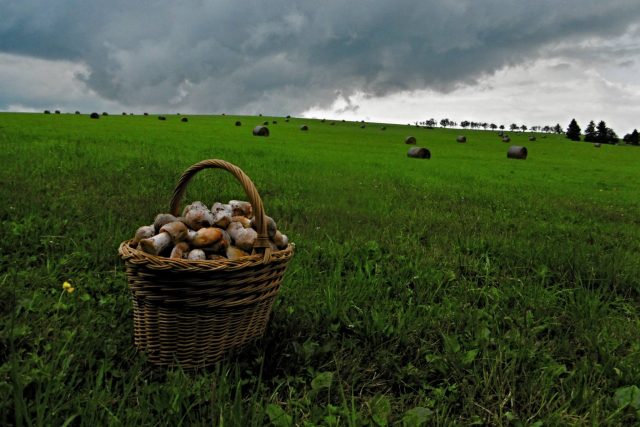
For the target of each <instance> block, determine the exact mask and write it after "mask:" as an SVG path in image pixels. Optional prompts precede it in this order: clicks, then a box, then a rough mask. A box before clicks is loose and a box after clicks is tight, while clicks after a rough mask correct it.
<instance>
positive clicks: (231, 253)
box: [227, 246, 249, 260]
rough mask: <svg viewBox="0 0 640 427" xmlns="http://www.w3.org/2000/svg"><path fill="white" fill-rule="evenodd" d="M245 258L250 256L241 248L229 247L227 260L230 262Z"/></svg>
mask: <svg viewBox="0 0 640 427" xmlns="http://www.w3.org/2000/svg"><path fill="white" fill-rule="evenodd" d="M245 256H249V254H248V253H246V252H245V251H243V250H242V249H240V248H236V247H235V246H229V247H228V248H227V258H229V259H230V260H234V259H238V258H242V257H245Z"/></svg>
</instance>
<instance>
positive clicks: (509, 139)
mask: <svg viewBox="0 0 640 427" xmlns="http://www.w3.org/2000/svg"><path fill="white" fill-rule="evenodd" d="M502 142H511V138H509V136H508V135H505V136H503V137H502Z"/></svg>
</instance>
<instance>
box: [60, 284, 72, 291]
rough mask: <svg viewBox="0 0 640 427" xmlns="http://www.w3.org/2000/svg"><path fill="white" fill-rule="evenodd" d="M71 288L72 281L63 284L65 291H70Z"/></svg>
mask: <svg viewBox="0 0 640 427" xmlns="http://www.w3.org/2000/svg"><path fill="white" fill-rule="evenodd" d="M71 288H72V286H71V283H69V282H64V283H63V284H62V289H64V290H65V291H68V290H69V289H71Z"/></svg>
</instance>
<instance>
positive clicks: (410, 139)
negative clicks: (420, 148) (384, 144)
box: [404, 136, 417, 144]
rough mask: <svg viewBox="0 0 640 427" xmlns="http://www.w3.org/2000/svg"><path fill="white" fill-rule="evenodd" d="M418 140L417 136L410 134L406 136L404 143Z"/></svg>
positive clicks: (413, 142) (412, 142)
mask: <svg viewBox="0 0 640 427" xmlns="http://www.w3.org/2000/svg"><path fill="white" fill-rule="evenodd" d="M416 142H417V141H416V137H415V136H408V137H406V138H405V140H404V143H405V144H415V143H416Z"/></svg>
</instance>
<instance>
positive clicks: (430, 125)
mask: <svg viewBox="0 0 640 427" xmlns="http://www.w3.org/2000/svg"><path fill="white" fill-rule="evenodd" d="M425 123H426V124H427V126H428V127H431V128H432V127H434V126H435V125H436V119H433V118H432V119H429V120H427V121H426V122H425Z"/></svg>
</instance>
